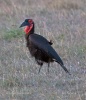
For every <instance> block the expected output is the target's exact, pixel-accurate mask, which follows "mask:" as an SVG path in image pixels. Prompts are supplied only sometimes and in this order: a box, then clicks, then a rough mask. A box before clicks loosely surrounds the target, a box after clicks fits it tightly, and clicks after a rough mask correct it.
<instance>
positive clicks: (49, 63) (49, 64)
mask: <svg viewBox="0 0 86 100" xmlns="http://www.w3.org/2000/svg"><path fill="white" fill-rule="evenodd" d="M49 67H50V62H49V63H48V69H47V71H48V73H49Z"/></svg>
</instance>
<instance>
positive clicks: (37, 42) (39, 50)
mask: <svg viewBox="0 0 86 100" xmlns="http://www.w3.org/2000/svg"><path fill="white" fill-rule="evenodd" d="M23 26H25V28H24V32H25V33H26V34H25V38H26V43H27V47H28V49H29V51H30V53H31V55H32V56H33V57H35V60H36V62H37V64H38V65H40V68H39V72H40V69H41V68H42V65H43V62H46V63H48V72H49V65H50V62H54V61H55V62H57V63H59V64H60V65H61V67H62V68H63V69H64V70H65V72H67V73H69V71H68V70H67V68H66V67H65V66H64V64H63V61H62V60H61V58H60V57H59V55H58V54H57V53H56V51H55V50H54V49H53V48H52V46H51V45H52V42H51V41H48V40H47V39H45V38H44V37H43V36H41V35H38V34H35V33H34V27H35V26H34V22H33V20H32V19H25V21H24V22H23V23H22V24H21V25H20V27H23ZM69 74H70V73H69Z"/></svg>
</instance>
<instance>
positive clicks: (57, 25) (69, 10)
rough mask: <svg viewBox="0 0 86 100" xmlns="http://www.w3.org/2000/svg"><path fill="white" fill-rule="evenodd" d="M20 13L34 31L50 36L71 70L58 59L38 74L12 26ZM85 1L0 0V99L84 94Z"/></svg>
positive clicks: (81, 99)
mask: <svg viewBox="0 0 86 100" xmlns="http://www.w3.org/2000/svg"><path fill="white" fill-rule="evenodd" d="M25 18H32V19H33V20H34V21H35V24H36V27H35V30H36V33H38V34H41V35H43V36H44V37H46V38H47V39H48V40H50V39H52V40H53V47H54V48H55V50H56V51H58V54H60V56H61V58H62V59H63V61H64V63H65V66H66V67H67V68H68V69H69V70H70V72H71V73H72V75H71V76H69V75H68V74H66V73H65V72H64V71H63V70H62V69H61V68H60V66H59V65H58V64H56V63H53V64H51V68H50V73H49V74H48V73H47V65H46V64H44V67H43V68H42V70H41V73H40V74H38V69H39V66H38V65H36V62H35V61H34V58H32V57H31V56H30V54H29V52H28V49H27V48H26V43H25V39H24V33H23V31H22V30H21V29H18V27H19V26H20V24H21V23H22V21H23V20H24V19H25ZM85 26H86V1H85V0H76V1H75V0H72V1H71V0H53V1H52V0H46V1H43V0H0V99H1V100H3V99H4V100H42V99H43V100H85V99H86V28H85Z"/></svg>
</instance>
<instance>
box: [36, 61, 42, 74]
mask: <svg viewBox="0 0 86 100" xmlns="http://www.w3.org/2000/svg"><path fill="white" fill-rule="evenodd" d="M37 63H38V65H40V68H39V71H38V73H40V70H41V68H42V65H43V62H42V61H40V60H37Z"/></svg>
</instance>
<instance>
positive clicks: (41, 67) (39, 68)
mask: <svg viewBox="0 0 86 100" xmlns="http://www.w3.org/2000/svg"><path fill="white" fill-rule="evenodd" d="M41 68H42V66H40V68H39V71H38V74H39V73H40V70H41Z"/></svg>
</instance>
